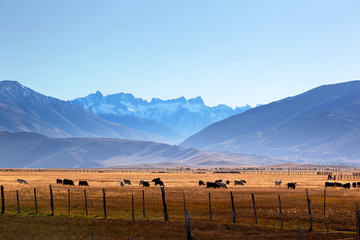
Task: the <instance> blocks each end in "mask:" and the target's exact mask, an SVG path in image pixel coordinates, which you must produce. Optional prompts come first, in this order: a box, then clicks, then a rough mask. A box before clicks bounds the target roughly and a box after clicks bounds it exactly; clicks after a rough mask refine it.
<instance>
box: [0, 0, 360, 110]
mask: <svg viewBox="0 0 360 240" xmlns="http://www.w3.org/2000/svg"><path fill="white" fill-rule="evenodd" d="M355 79H360V1H359V0H334V1H332V0H323V1H322V0H283V1H280V0H279V1H277V0H263V1H257V0H247V1H245V0H243V1H241V0H234V1H231V0H224V1H219V0H218V1H211V0H204V1H200V0H189V1H186V0H181V1H171V0H163V1H157V0H143V1H138V0H123V1H121V0H114V1H110V0H106V1H90V0H83V1H81V0H76V1H74V0H61V1H49V0H44V1H37V0H31V1H30V0H23V1H18V0H0V80H16V81H19V82H20V83H22V84H23V85H25V86H28V87H30V88H32V89H34V90H36V91H38V92H41V93H43V94H45V95H50V96H53V97H56V98H60V99H64V100H68V99H73V98H76V97H81V96H85V95H88V94H90V93H93V92H95V91H96V90H100V91H101V92H102V93H103V94H110V93H118V92H127V93H133V94H134V95H135V96H136V97H142V98H145V99H148V100H150V99H151V98H152V97H159V98H162V99H169V98H176V97H180V96H185V97H186V98H190V97H196V96H202V97H203V99H204V101H205V103H206V104H207V105H211V106H213V105H218V104H227V105H230V106H232V107H234V106H242V105H245V104H250V105H252V106H254V105H256V104H258V103H268V102H271V101H274V100H278V99H281V98H284V97H287V96H292V95H296V94H298V93H301V92H303V91H306V90H309V89H311V88H313V87H316V86H319V85H323V84H330V83H337V82H344V81H350V80H355Z"/></svg>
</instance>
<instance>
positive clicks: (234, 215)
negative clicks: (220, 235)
mask: <svg viewBox="0 0 360 240" xmlns="http://www.w3.org/2000/svg"><path fill="white" fill-rule="evenodd" d="M230 197H231V207H232V213H233V223H235V222H236V213H235V204H234V197H233V193H232V191H230Z"/></svg>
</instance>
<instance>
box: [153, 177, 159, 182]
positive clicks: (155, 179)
mask: <svg viewBox="0 0 360 240" xmlns="http://www.w3.org/2000/svg"><path fill="white" fill-rule="evenodd" d="M156 181H160V178H154V179H153V180H151V182H156Z"/></svg>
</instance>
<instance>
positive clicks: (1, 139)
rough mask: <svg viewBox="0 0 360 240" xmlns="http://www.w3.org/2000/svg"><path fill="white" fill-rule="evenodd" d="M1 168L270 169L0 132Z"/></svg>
mask: <svg viewBox="0 0 360 240" xmlns="http://www.w3.org/2000/svg"><path fill="white" fill-rule="evenodd" d="M0 152H1V155H0V166H1V167H2V168H24V167H25V168H89V167H91V168H106V167H137V168H139V167H140V168H144V167H148V168H154V167H159V168H165V167H176V166H191V167H201V168H209V167H217V166H221V165H223V166H239V164H240V165H241V166H253V165H254V164H256V165H270V164H276V163H280V162H282V161H280V160H277V159H273V158H271V157H267V156H260V155H259V156H256V155H246V154H237V153H217V152H211V151H204V150H199V149H194V148H184V147H180V146H174V145H168V144H164V143H156V142H148V141H136V140H127V139H113V138H49V137H46V136H43V135H40V134H36V133H25V132H21V133H9V132H0Z"/></svg>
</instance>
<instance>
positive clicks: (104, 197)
mask: <svg viewBox="0 0 360 240" xmlns="http://www.w3.org/2000/svg"><path fill="white" fill-rule="evenodd" d="M103 206H104V218H106V196H105V188H103Z"/></svg>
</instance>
